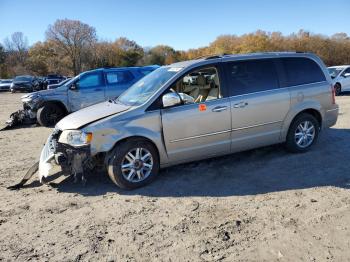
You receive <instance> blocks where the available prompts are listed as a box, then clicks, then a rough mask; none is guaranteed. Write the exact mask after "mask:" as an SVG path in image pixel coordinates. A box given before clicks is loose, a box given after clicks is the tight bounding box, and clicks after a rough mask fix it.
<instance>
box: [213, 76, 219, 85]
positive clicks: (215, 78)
mask: <svg viewBox="0 0 350 262" xmlns="http://www.w3.org/2000/svg"><path fill="white" fill-rule="evenodd" d="M214 83H215V85H216V86H219V85H220V83H219V77H218V74H217V73H216V74H215V76H214Z"/></svg>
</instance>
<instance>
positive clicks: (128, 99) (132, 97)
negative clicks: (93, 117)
mask: <svg viewBox="0 0 350 262" xmlns="http://www.w3.org/2000/svg"><path fill="white" fill-rule="evenodd" d="M181 69H182V68H179V67H169V66H164V67H160V68H158V69H157V70H155V71H153V72H152V73H149V74H148V75H146V76H145V77H144V78H141V79H140V80H139V81H137V82H136V83H135V84H133V85H132V86H131V87H130V88H129V89H127V90H126V91H125V92H124V93H123V94H122V95H121V96H120V97H119V98H118V99H117V101H119V102H121V103H122V104H126V105H141V104H143V103H144V102H146V101H147V100H148V99H149V98H150V97H151V96H152V95H153V94H154V93H155V92H156V91H157V90H158V89H159V88H160V87H162V86H163V85H164V84H165V83H166V82H167V81H168V80H169V79H170V78H171V77H172V76H174V75H175V74H176V73H177V72H179V71H180V70H181Z"/></svg>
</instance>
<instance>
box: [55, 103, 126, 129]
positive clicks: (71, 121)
mask: <svg viewBox="0 0 350 262" xmlns="http://www.w3.org/2000/svg"><path fill="white" fill-rule="evenodd" d="M129 108H130V106H127V105H123V104H116V103H113V102H103V103H99V104H96V105H93V106H89V107H86V108H83V109H81V110H79V111H77V112H74V113H72V114H70V115H68V116H66V117H65V118H63V119H62V120H61V121H60V122H58V123H57V125H56V127H57V128H59V129H60V130H66V129H78V128H80V127H82V126H84V125H87V124H89V123H92V122H95V121H96V120H99V119H102V118H105V117H108V116H111V115H114V114H118V113H121V112H124V111H126V110H128V109H129Z"/></svg>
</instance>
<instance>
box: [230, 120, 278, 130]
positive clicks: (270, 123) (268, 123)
mask: <svg viewBox="0 0 350 262" xmlns="http://www.w3.org/2000/svg"><path fill="white" fill-rule="evenodd" d="M282 122H283V121H281V120H279V121H272V122H266V123H262V124H257V125H252V126H244V127H238V128H233V129H232V131H239V130H243V129H249V128H254V127H259V126H266V125H272V124H277V123H282Z"/></svg>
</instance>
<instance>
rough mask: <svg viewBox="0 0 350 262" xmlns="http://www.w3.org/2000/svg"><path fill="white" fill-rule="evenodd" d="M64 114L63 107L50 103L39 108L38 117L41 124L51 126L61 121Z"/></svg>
mask: <svg viewBox="0 0 350 262" xmlns="http://www.w3.org/2000/svg"><path fill="white" fill-rule="evenodd" d="M64 115H65V114H64V111H63V110H62V108H60V107H59V106H57V105H55V104H53V103H49V104H46V105H44V106H43V107H40V108H39V109H38V112H37V116H36V118H37V121H38V123H39V124H40V125H41V126H46V127H50V126H53V125H55V124H56V123H57V122H58V121H60V120H61V119H62V118H63V117H64Z"/></svg>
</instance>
